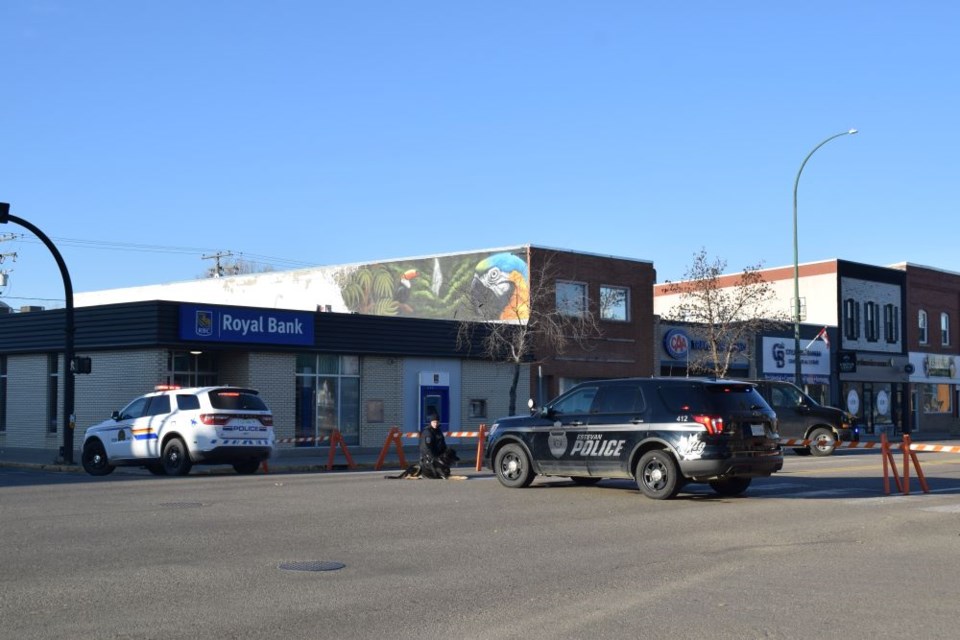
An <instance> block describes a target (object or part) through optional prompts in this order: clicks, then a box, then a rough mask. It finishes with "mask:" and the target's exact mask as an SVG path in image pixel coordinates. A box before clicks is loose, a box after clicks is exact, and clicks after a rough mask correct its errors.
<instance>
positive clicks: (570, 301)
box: [557, 280, 587, 316]
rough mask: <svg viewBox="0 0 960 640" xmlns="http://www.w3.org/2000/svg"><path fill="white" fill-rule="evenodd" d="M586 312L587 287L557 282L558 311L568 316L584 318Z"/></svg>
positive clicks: (562, 281)
mask: <svg viewBox="0 0 960 640" xmlns="http://www.w3.org/2000/svg"><path fill="white" fill-rule="evenodd" d="M586 310H587V285H586V284H584V283H583V282H569V281H567V280H557V311H559V312H560V313H562V314H564V315H568V316H582V315H583V314H584V313H585V312H586Z"/></svg>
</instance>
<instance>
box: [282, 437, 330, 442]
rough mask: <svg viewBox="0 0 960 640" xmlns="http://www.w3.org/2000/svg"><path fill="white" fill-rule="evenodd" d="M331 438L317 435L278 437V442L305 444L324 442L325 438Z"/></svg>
mask: <svg viewBox="0 0 960 640" xmlns="http://www.w3.org/2000/svg"><path fill="white" fill-rule="evenodd" d="M329 439H330V436H316V437H309V436H304V437H300V438H277V439H276V442H277V443H278V444H294V443H296V444H304V443H307V442H323V441H324V440H329Z"/></svg>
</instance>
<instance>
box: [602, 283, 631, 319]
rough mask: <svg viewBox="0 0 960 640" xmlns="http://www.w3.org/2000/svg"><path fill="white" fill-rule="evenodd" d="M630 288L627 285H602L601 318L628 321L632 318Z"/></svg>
mask: <svg viewBox="0 0 960 640" xmlns="http://www.w3.org/2000/svg"><path fill="white" fill-rule="evenodd" d="M629 309H630V289H628V288H627V287H613V286H607V285H601V287H600V319H601V320H614V321H617V322H627V321H629V320H630V311H629Z"/></svg>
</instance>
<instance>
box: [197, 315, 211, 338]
mask: <svg viewBox="0 0 960 640" xmlns="http://www.w3.org/2000/svg"><path fill="white" fill-rule="evenodd" d="M197 335H198V336H202V337H204V338H209V337H210V336H212V335H213V312H212V311H197Z"/></svg>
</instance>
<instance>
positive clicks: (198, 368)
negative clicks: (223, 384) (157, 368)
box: [167, 351, 220, 387]
mask: <svg viewBox="0 0 960 640" xmlns="http://www.w3.org/2000/svg"><path fill="white" fill-rule="evenodd" d="M219 375H220V374H219V365H218V361H217V356H216V354H215V353H211V352H208V351H170V352H169V353H168V354H167V384H176V385H180V386H181V387H209V386H213V385H215V384H219Z"/></svg>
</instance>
